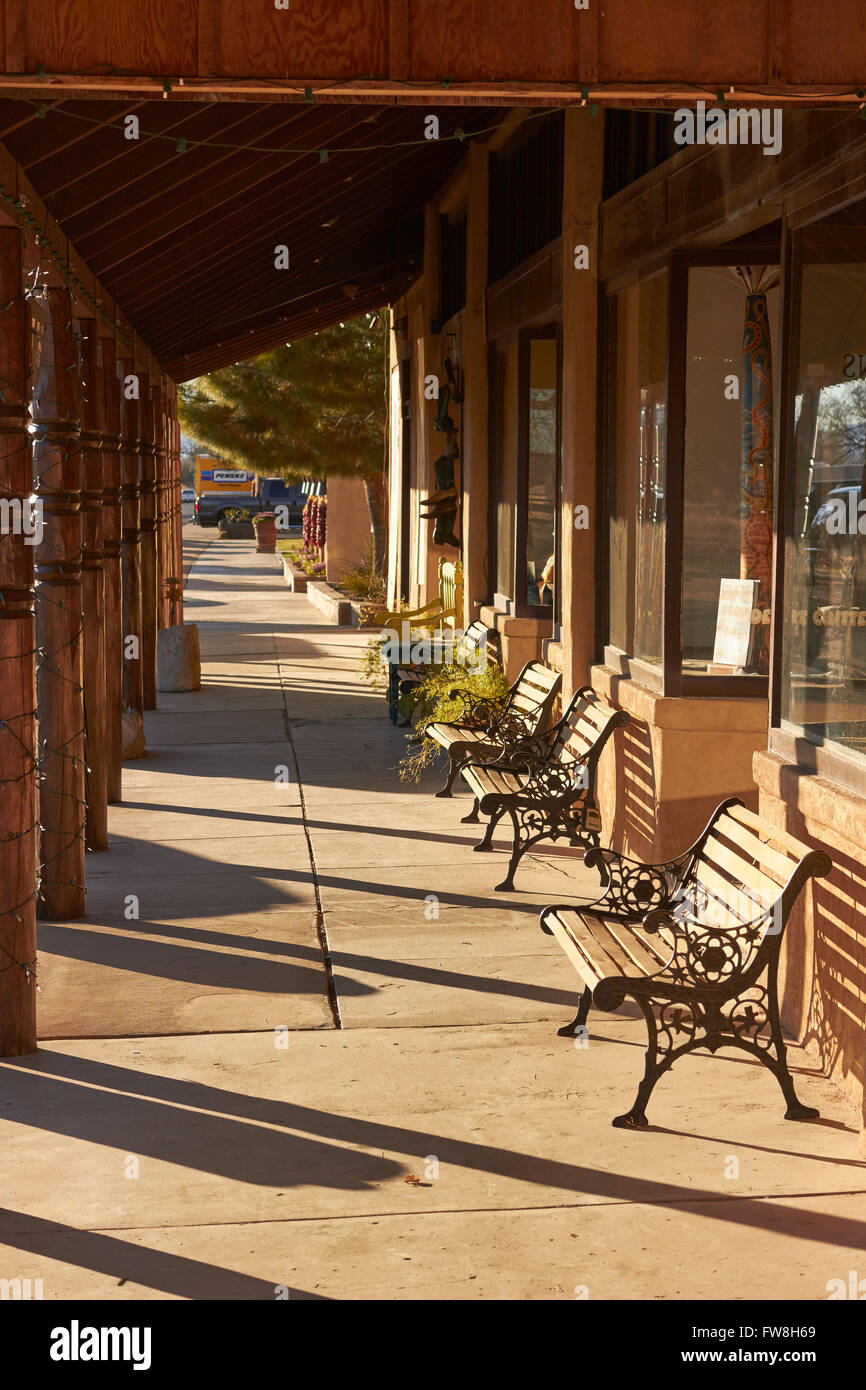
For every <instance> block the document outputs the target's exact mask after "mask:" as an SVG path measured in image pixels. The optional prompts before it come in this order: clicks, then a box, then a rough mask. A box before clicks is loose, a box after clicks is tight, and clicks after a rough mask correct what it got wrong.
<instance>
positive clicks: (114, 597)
mask: <svg viewBox="0 0 866 1390" xmlns="http://www.w3.org/2000/svg"><path fill="white" fill-rule="evenodd" d="M98 369H99V385H100V393H101V397H102V427H103V434H102V484H103V486H102V551H103V555H104V557H105V559H104V571H105V709H106V716H105V717H106V746H107V757H108V800H109V803H113V802H118V801H120V800H121V796H122V790H121V756H122V747H123V598H122V596H123V574H122V570H123V565H122V561H121V549H122V536H123V507H122V505H121V500H120V490H121V485H122V482H123V478H122V473H121V463H120V391H119V389H118V386H119V383H118V380H117V360H116V357H115V346H114V339H113V338H100V339H99V361H98Z"/></svg>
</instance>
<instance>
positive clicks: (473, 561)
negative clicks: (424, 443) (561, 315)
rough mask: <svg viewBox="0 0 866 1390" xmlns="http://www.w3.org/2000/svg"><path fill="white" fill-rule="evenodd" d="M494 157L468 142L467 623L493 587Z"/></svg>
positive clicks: (464, 467) (465, 329)
mask: <svg viewBox="0 0 866 1390" xmlns="http://www.w3.org/2000/svg"><path fill="white" fill-rule="evenodd" d="M489 160H490V156H489V154H488V151H487V150H486V149H485V148H484V146H483V145H474V144H473V145H470V147H469V152H468V173H469V179H468V193H467V206H466V309H465V313H464V316H463V350H464V354H465V362H466V374H465V382H464V401H463V462H462V465H461V467H462V470H463V508H462V510H463V625H464V627H468V626H469V624H470V623H471V622H474V620H475V619H476V618H477V617H478V611H479V605H478V602H477V600H479V599H482V600H483V599H484V598H486V597H487V595H488V593H490V590H491V582H490V581H491V576H492V573H493V557H492V556H490V555H488V553H487V552H488V525H487V493H488V486H487V477H488V471H489V467H490V464H489V458H488V444H487V418H488V400H487V313H486V297H487V180H488V166H489Z"/></svg>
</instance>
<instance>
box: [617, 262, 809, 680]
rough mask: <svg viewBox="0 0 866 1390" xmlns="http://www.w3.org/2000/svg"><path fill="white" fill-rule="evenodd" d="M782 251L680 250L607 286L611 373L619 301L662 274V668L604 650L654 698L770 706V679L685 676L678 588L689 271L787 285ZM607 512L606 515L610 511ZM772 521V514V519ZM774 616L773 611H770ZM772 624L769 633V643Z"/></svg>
mask: <svg viewBox="0 0 866 1390" xmlns="http://www.w3.org/2000/svg"><path fill="white" fill-rule="evenodd" d="M783 259H784V248H783V249H782V254H781V256H780V251H779V247H778V246H777V245H776V244H775V243H774V242H765V243H761V242H760V241H759V240H758V239H756V240H755V242H754V244H753V245H750V246H748V247H747V248H745V247H742V246H740V247H731V246H730V245H724V246H720V247H717V248H713V249H704V248H697V249H679V250H674V251H671V252H670V253H669V254H668V255H667V256H666V257H664V258H662V259H661V260H659V259H657V258H654V259H653V260H652V262H651V263H648V264H647V266H646V267H643V268H642V270H641V272H640V273H637V274H634V275H631V276H616V277H612V278H611V279H610V280H609V281H608V282H607V284H606V285H605V293H606V295H607V300H608V311H607V314H606V315H605V332H606V334H607V335H608V336H609V337H611V336H612V342H613V345H614V352H613V356H612V358H609V359H608V360H609V361H612V364H613V366H614V368H615V366H616V356H615V341H616V339H615V333H616V328H615V319H616V296H617V294H618V293H620V291H622V290H624V289H628V288H629V287H630V286H631V285H635V284H640V283H641V282H642V281H644V280H649V279H653V278H655V276H656V275H658V274H659V273H661V272H663V271H667V275H668V306H667V343H666V367H665V374H666V407H665V496H664V511H663V516H664V527H665V534H664V571H663V584H664V592H663V594H662V596H661V597H662V644H661V651H662V655H661V661H660V662H659V663H658V664H655V663H653V662H650V661H646V660H643V659H641V658H639V657H634V656H632V655H630V654H629V653H628V652H623V651H621V650H620V649H619V648H618V647H613V646H611V645H610V644H609V643H607V644H606V645H605V649H604V660H605V664H606V665H608V666H610V667H612V668H613V669H614V670H615V671H617V672H619V673H620V674H622V675H626V676H630V677H632V678H634V679H635V680H637V681H639V682H640V684H642V685H645V686H647V688H648V689H650V690H652V691H653V692H654V693H655V694H659V695H664V696H670V697H673V698H689V697H692V698H695V697H708V696H710V697H712V696H715V697H717V698H722V699H732V698H735V699H753V700H754V699H764V700H767V699H769V694H770V676H762V675H743V676H734V675H730V676H711V675H706V674H691V673H689V672H684V671H683V669H682V660H683V644H682V585H683V543H684V523H685V510H684V463H685V426H686V368H687V361H688V357H687V353H688V281H689V271H690V270H691V269H692V268H693V267H696V266H713V265H722V266H728V265H732V264H737V263H741V264H745V263H748V264H749V265H771V266H779V268H780V275H782V276H783V277H784V264H783ZM780 285H781V290H782V296H783V300H782V303H783V323H782V329H781V345H782V356H781V370H780V371H776V372H775V374H774V383H773V409H774V413H775V419H776V420H779V419H780V418H781V404H780V402H781V401H782V400H783V399H784V397H783V394H782V389H781V386H782V380H783V373H784V371H785V356H784V348H785V339H784V293H785V281H784V278H783V279H782V280H781V282H780ZM617 388H618V381H617V379H616V374H615V370H614V372H613V373H612V375H611V380H610V387H609V398H608V399H607V401H606V403H605V407H604V430H605V474H606V479H605V490H604V496H605V499H606V501H609V499H610V490H611V487H612V486H613V482H614V468H615V423H616V391H617ZM779 434H780V431H779V430H778V429H777V430H775V431H774V438H775V444H774V450H775V458H774V464H775V490H776V505H778V497H779V486H780V481H779V480H780V474H781V464H780V461H779V460H780V450H779ZM608 511H609V508H608ZM774 515H775V513H774ZM605 529H606V538H605V570H606V572H607V569H608V567H609V564H610V544H609V525H608V527H606V528H605ZM775 542H776V531H775V527H774V546H773V557H772V561H771V573H772V574H773V576H774V578H775V575H776V573H777V565H776V561H777V554H776V552H777V550H778V549H779V547H778V546H777V545H776V543H775ZM772 611H773V612H775V611H777V610H776V609H775V607H773V609H772ZM606 626H607V633H606V635H607V636H608V637H609V635H610V604H609V602H608V604H607V616H606ZM773 628H774V624H773V625H771V642H772V636H773ZM772 660H773V651H772V645H771V652H770V663H771V666H770V669H771V671H772Z"/></svg>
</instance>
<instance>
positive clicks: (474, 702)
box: [448, 689, 505, 729]
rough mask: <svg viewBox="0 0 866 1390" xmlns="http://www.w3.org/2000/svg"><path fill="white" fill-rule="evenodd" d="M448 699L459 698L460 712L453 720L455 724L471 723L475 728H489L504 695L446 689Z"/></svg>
mask: <svg viewBox="0 0 866 1390" xmlns="http://www.w3.org/2000/svg"><path fill="white" fill-rule="evenodd" d="M448 699H449V700H459V701H460V702H461V704H462V705H463V710H462V713H461V714H460V715H459V716H458V717H457V719H455V720H454V721H453V723H455V724H471V725H473V727H475V728H485V729H487V728H490V726H491V724H492V723H493V722H494V720H495V719H496V716H497V715H498V714H499V713H500V711H501V710H502V707H503V704H504V702H505V696H500V697H499V698H496V697H491V696H487V695H473V693H472V691H471V690H461V689H454V690H449V691H448Z"/></svg>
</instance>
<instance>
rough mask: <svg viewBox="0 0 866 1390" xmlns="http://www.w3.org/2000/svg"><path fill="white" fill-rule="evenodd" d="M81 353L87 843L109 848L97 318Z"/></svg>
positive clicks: (82, 322)
mask: <svg viewBox="0 0 866 1390" xmlns="http://www.w3.org/2000/svg"><path fill="white" fill-rule="evenodd" d="M76 326H77V332H78V339H79V350H80V356H81V404H80V411H81V435H80V445H81V540H82V560H81V597H82V606H83V610H84V663H83V669H84V730H85V732H84V750H85V759H86V763H87V768H86V789H87V790H86V795H87V822H86V834H87V848H88V849H90V850H103V849H108V720H107V709H106V698H105V576H104V562H105V555H104V550H103V525H102V489H103V485H104V484H103V463H102V383H101V381H100V379H99V332H98V327H97V322H96V319H77V320H76Z"/></svg>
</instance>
